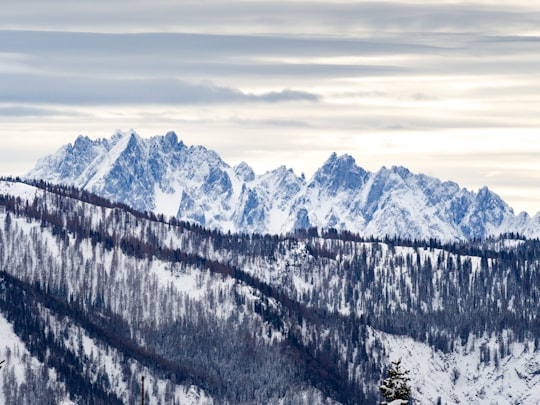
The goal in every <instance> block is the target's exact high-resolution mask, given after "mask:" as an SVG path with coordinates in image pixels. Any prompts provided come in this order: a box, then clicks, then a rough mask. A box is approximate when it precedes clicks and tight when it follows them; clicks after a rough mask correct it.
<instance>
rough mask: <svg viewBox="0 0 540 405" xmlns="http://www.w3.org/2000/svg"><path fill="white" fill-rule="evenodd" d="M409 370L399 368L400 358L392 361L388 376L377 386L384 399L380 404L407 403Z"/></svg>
mask: <svg viewBox="0 0 540 405" xmlns="http://www.w3.org/2000/svg"><path fill="white" fill-rule="evenodd" d="M410 380H411V379H410V377H409V370H404V369H402V368H401V359H399V360H396V361H393V362H392V366H391V367H390V368H389V369H388V377H387V378H385V379H384V381H383V383H382V384H381V386H380V387H379V390H380V391H381V394H382V395H383V397H384V398H385V399H386V401H385V402H382V403H381V405H390V404H391V405H406V404H408V403H409V396H410V394H411V387H410V386H409V381H410Z"/></svg>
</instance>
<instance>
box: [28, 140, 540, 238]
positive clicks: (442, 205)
mask: <svg viewBox="0 0 540 405" xmlns="http://www.w3.org/2000/svg"><path fill="white" fill-rule="evenodd" d="M27 177H28V178H34V179H41V180H45V181H48V182H52V183H58V184H66V185H73V186H75V187H78V188H81V189H84V190H88V191H91V192H94V193H96V194H98V195H100V196H103V197H105V198H108V199H111V200H114V201H119V202H122V203H125V204H128V205H130V206H132V207H134V208H136V209H138V210H141V211H153V212H156V213H162V214H165V215H167V216H175V217H176V218H178V219H180V220H187V221H192V222H196V223H198V224H200V225H202V226H205V227H209V228H215V229H219V230H221V231H229V230H230V231H232V232H240V233H253V232H256V233H271V234H279V233H286V232H291V231H294V230H296V229H307V228H310V227H318V228H336V229H338V230H344V229H347V230H350V231H352V232H358V233H361V234H364V235H373V236H376V237H384V236H386V235H389V236H400V237H405V238H418V239H429V238H437V239H440V240H444V241H455V240H467V239H472V238H485V237H488V236H490V235H498V234H503V233H509V232H514V233H520V234H523V235H526V236H529V237H538V236H540V216H539V215H538V214H537V215H536V216H534V217H530V216H529V215H528V214H526V213H520V214H519V215H515V214H514V211H513V210H512V208H511V207H510V206H509V205H508V204H507V203H505V202H504V201H503V200H502V199H501V198H500V197H499V196H498V195H497V194H495V193H493V192H492V191H490V190H489V189H488V188H487V187H484V188H481V189H480V190H478V192H473V191H469V190H467V189H465V188H460V187H459V185H458V184H456V183H454V182H450V181H446V182H443V181H440V180H438V179H436V178H433V177H429V176H426V175H424V174H414V173H412V172H410V171H409V170H408V169H406V168H404V167H401V166H392V167H390V168H386V167H382V168H381V169H380V170H379V171H377V172H368V171H366V170H364V169H362V168H361V167H359V166H358V165H357V164H356V162H355V160H354V158H353V157H352V156H349V155H342V156H338V155H337V154H335V153H333V154H332V155H331V156H330V157H329V159H328V160H327V161H326V162H325V163H324V164H323V165H322V166H321V167H320V169H318V170H317V171H316V172H315V174H314V175H313V176H312V178H311V179H309V180H307V179H305V178H304V176H303V175H302V176H298V175H296V174H295V173H294V172H293V170H292V169H287V168H286V167H285V166H280V167H278V168H276V169H274V170H272V171H269V172H267V173H264V174H262V175H256V174H255V173H254V171H253V169H252V168H251V167H250V166H249V165H248V164H247V163H245V162H242V163H240V164H238V165H236V166H234V167H231V166H230V165H228V164H227V163H226V162H224V161H223V160H222V159H221V158H220V157H219V155H218V154H217V153H216V152H214V151H211V150H208V149H206V148H205V147H203V146H187V145H185V144H184V143H183V142H182V141H179V140H178V137H177V135H176V134H175V133H174V132H169V133H167V134H166V135H164V136H154V137H151V138H148V139H146V138H142V137H140V136H139V135H138V134H136V133H135V132H134V131H128V132H117V133H116V134H114V135H113V136H112V137H111V138H110V139H99V140H91V139H90V138H88V137H86V136H79V137H78V138H77V139H76V140H75V142H74V143H73V144H68V145H66V146H64V147H62V148H61V149H60V150H58V151H57V152H56V153H54V154H52V155H50V156H46V157H44V158H42V159H40V160H39V161H38V163H37V164H36V166H35V168H34V169H33V170H31V171H30V172H29V173H28V174H27Z"/></svg>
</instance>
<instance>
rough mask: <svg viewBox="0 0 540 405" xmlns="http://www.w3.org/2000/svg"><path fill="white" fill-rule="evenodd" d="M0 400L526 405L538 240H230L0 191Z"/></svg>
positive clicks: (321, 235)
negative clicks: (383, 384)
mask: <svg viewBox="0 0 540 405" xmlns="http://www.w3.org/2000/svg"><path fill="white" fill-rule="evenodd" d="M0 207H1V209H0V359H5V360H6V362H5V364H4V365H3V367H2V371H1V372H2V379H1V381H0V403H5V404H6V405H11V404H14V405H27V404H28V405H33V404H36V403H39V404H42V403H43V404H48V403H52V404H57V403H64V404H66V405H67V404H88V405H90V404H92V405H100V404H107V405H109V404H125V403H139V400H140V395H141V394H140V393H141V376H142V375H144V376H145V377H146V379H145V384H146V391H145V393H146V398H147V399H146V401H145V402H146V403H152V404H154V403H155V404H173V403H182V404H190V405H203V404H226V403H228V404H236V403H242V404H246V405H248V404H261V403H264V404H314V405H322V404H325V405H339V404H351V405H355V404H359V405H363V404H366V405H367V404H374V403H380V396H379V393H378V389H377V387H378V384H379V383H380V381H381V379H382V378H383V374H384V372H385V370H386V369H387V366H388V364H389V363H390V361H394V360H396V359H399V358H401V359H402V360H403V366H404V367H405V368H406V369H407V370H409V371H410V373H411V389H412V397H413V399H414V400H415V403H417V404H422V405H424V404H426V405H427V404H436V403H441V404H447V405H457V404H464V403H466V404H485V403H488V404H515V405H517V404H520V405H535V404H538V398H539V397H540V328H539V322H538V316H539V315H538V314H540V301H539V300H538V296H539V294H540V283H538V280H540V259H539V258H540V243H539V241H538V240H534V239H533V240H527V239H524V238H516V237H515V235H514V237H511V236H510V235H507V236H506V237H501V238H492V239H487V240H471V241H468V242H457V243H449V244H441V243H438V242H437V241H434V240H430V241H410V240H403V239H391V238H384V239H379V240H376V239H373V238H363V237H361V236H359V235H354V234H351V233H350V232H343V233H339V232H335V231H333V230H328V231H325V230H314V229H311V230H310V231H309V232H298V233H297V234H296V235H286V236H281V237H275V236H272V235H242V234H236V235H235V234H228V233H220V232H215V231H209V230H206V229H204V228H201V227H197V226H193V225H192V224H190V223H185V222H181V221H178V220H170V221H165V220H163V218H159V217H158V218H156V216H155V215H153V214H151V213H146V214H145V213H142V212H137V211H134V210H132V209H127V208H126V207H125V206H123V205H121V204H117V203H111V202H108V201H105V200H103V199H100V198H98V197H96V196H95V195H92V194H90V193H84V192H81V191H80V190H77V189H74V188H71V187H61V186H55V185H51V184H44V183H40V182H36V183H35V184H27V183H21V182H17V181H3V180H0ZM2 350H3V351H2Z"/></svg>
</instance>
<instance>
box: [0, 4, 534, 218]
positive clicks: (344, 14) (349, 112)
mask: <svg viewBox="0 0 540 405" xmlns="http://www.w3.org/2000/svg"><path fill="white" fill-rule="evenodd" d="M130 128H133V129H135V130H136V131H137V133H139V134H140V135H141V136H143V137H149V136H152V135H157V134H164V133H166V132H167V131H169V130H174V131H176V132H177V134H178V136H179V138H181V139H182V140H183V141H184V143H186V144H188V145H204V146H206V147H208V148H209V149H213V150H215V151H217V152H218V153H219V154H220V155H221V156H222V157H223V159H224V160H225V161H227V162H228V163H230V164H236V163H239V162H240V161H246V162H247V163H249V164H250V165H251V166H252V167H253V168H254V169H255V171H256V172H258V173H263V172H265V171H266V170H270V169H273V168H275V167H277V166H279V165H281V164H285V165H286V166H288V167H291V168H293V169H294V171H295V172H296V173H298V174H300V173H302V172H304V173H305V175H306V176H307V177H310V176H311V175H312V174H313V172H314V171H315V170H316V168H318V167H320V166H321V165H322V164H323V163H324V161H325V160H326V159H327V158H328V156H329V155H330V154H331V153H332V152H334V151H335V152H337V153H339V154H342V153H348V154H350V155H352V156H353V157H354V158H355V159H356V162H357V164H358V165H360V166H362V167H363V168H365V169H366V170H371V171H376V170H378V169H379V168H380V167H381V166H383V165H384V166H387V167H389V166H392V165H402V166H406V167H408V168H409V169H410V170H411V171H413V172H416V173H420V172H422V173H426V174H429V175H432V176H435V177H438V178H440V179H442V180H454V181H456V182H458V183H459V184H460V185H461V186H463V187H467V188H468V189H470V190H477V189H478V188H479V187H481V186H483V185H487V186H488V187H489V188H490V189H492V190H494V191H495V192H497V193H498V194H499V195H501V196H502V197H503V198H504V199H505V200H506V201H507V202H508V203H509V204H510V205H511V206H512V207H514V209H515V211H516V213H517V212H519V211H522V210H525V211H527V212H529V213H530V214H534V213H536V212H537V211H540V187H539V185H540V2H538V1H516V0H513V1H512V2H508V1H496V0H476V1H475V0H472V1H466V2H461V1H445V0H437V1H427V0H424V1H417V2H411V1H407V0H400V1H397V0H396V1H387V2H365V1H346V0H341V1H339V0H338V1H335V0H332V1H324V0H322V1H316V2H313V1H303V0H294V1H291V0H289V1H287V2H280V1H272V0H266V1H258V0H250V1H224V0H207V1H204V2H202V1H200V0H198V1H178V0H153V1H142V0H130V1H127V0H116V1H111V0H107V1H105V0H93V1H77V2H75V1H68V0H48V1H46V2H44V1H42V0H16V1H14V0H3V1H2V12H1V14H0V134H1V140H2V146H1V147H0V175H24V173H26V172H27V171H28V170H30V169H31V167H32V166H33V164H34V163H35V161H36V159H37V158H38V157H40V156H43V155H45V154H49V153H52V152H54V151H55V150H57V149H58V148H59V147H60V146H61V145H63V144H66V143H68V142H72V141H73V140H74V139H75V138H76V136H78V135H79V134H84V135H88V136H90V137H91V138H104V137H109V136H111V135H112V134H113V133H114V132H115V131H116V130H117V129H122V130H128V129H130Z"/></svg>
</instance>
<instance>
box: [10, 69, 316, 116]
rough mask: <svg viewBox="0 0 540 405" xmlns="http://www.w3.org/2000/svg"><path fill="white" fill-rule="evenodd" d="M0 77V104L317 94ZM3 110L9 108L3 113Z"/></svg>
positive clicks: (171, 82) (275, 98) (280, 98)
mask: <svg viewBox="0 0 540 405" xmlns="http://www.w3.org/2000/svg"><path fill="white" fill-rule="evenodd" d="M0 77H1V78H2V81H1V82H0V101H1V102H13V103H26V102H34V103H49V104H75V105H77V104H79V105H92V104H128V105H129V104H215V103H227V102H271V103H272V102H285V101H298V100H301V101H312V102H314V101H317V100H318V96H317V95H315V94H311V93H308V92H304V91H295V90H289V89H286V90H283V91H279V92H269V93H264V94H260V95H255V94H249V93H244V92H241V91H239V90H236V89H232V88H227V87H219V86H215V85H213V84H211V83H203V84H191V83H187V82H184V81H181V80H175V79H105V78H89V77H77V76H66V77H62V76H38V75H17V74H4V75H1V76H0ZM7 111H9V109H8V110H5V112H7ZM35 111H36V112H37V111H38V110H35ZM12 112H15V113H16V112H17V111H16V110H13V111H12ZM19 112H20V111H19Z"/></svg>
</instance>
